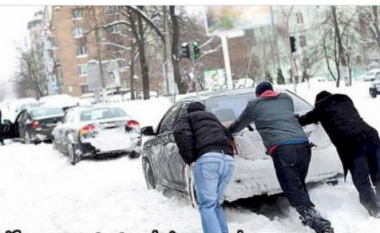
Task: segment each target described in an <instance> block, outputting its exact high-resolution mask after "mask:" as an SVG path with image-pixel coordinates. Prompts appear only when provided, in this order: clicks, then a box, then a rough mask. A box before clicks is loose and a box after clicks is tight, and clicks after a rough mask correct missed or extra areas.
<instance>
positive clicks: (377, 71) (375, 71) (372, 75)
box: [363, 69, 380, 82]
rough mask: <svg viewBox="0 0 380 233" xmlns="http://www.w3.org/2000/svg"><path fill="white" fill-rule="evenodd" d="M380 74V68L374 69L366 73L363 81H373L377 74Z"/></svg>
mask: <svg viewBox="0 0 380 233" xmlns="http://www.w3.org/2000/svg"><path fill="white" fill-rule="evenodd" d="M379 74H380V69H372V70H370V71H368V72H367V73H365V77H364V78H363V81H365V82H372V81H374V80H375V78H376V76H377V75H379Z"/></svg>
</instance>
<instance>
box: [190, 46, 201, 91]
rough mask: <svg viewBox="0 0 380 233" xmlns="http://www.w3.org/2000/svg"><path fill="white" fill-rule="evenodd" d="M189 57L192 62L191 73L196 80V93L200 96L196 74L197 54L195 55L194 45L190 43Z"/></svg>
mask: <svg viewBox="0 0 380 233" xmlns="http://www.w3.org/2000/svg"><path fill="white" fill-rule="evenodd" d="M189 55H190V61H191V73H192V74H193V78H194V80H195V92H196V93H197V96H198V94H199V93H198V76H197V74H196V72H195V54H194V43H189Z"/></svg>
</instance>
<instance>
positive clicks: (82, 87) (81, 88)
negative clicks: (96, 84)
mask: <svg viewBox="0 0 380 233" xmlns="http://www.w3.org/2000/svg"><path fill="white" fill-rule="evenodd" d="M80 90H81V91H82V95H83V94H87V93H89V92H90V91H89V90H88V85H81V86H80Z"/></svg>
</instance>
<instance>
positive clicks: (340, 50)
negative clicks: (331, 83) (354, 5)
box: [331, 6, 347, 87]
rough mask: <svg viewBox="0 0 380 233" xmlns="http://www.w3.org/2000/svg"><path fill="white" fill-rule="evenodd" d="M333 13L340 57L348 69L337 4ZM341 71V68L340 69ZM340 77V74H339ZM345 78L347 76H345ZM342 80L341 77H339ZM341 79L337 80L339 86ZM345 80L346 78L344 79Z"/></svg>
mask: <svg viewBox="0 0 380 233" xmlns="http://www.w3.org/2000/svg"><path fill="white" fill-rule="evenodd" d="M331 10H332V15H333V22H334V28H335V35H336V42H337V43H338V53H339V55H338V58H340V59H339V60H340V63H341V66H342V67H341V68H342V69H346V68H347V60H346V55H345V52H344V48H343V44H342V38H341V35H340V31H339V25H338V19H337V16H336V6H331ZM339 72H340V69H339ZM338 77H340V76H338ZM343 78H345V77H343ZM338 79H339V81H340V78H338ZM339 81H337V87H339ZM344 81H345V80H344Z"/></svg>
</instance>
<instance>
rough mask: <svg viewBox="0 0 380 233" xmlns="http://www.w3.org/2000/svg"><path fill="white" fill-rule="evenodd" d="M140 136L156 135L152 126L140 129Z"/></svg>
mask: <svg viewBox="0 0 380 233" xmlns="http://www.w3.org/2000/svg"><path fill="white" fill-rule="evenodd" d="M141 134H142V135H144V136H155V135H156V133H155V132H154V129H153V127H152V126H148V127H143V128H142V129H141Z"/></svg>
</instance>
